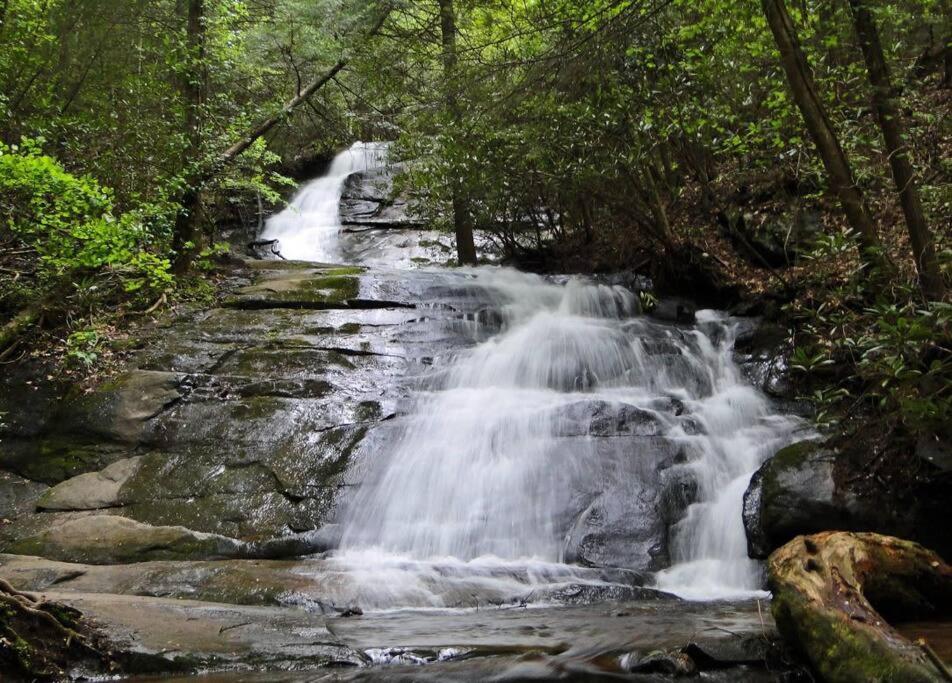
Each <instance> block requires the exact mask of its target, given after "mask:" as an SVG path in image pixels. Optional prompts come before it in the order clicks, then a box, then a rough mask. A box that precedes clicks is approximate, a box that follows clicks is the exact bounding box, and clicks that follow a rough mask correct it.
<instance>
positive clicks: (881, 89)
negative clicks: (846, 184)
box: [849, 0, 945, 301]
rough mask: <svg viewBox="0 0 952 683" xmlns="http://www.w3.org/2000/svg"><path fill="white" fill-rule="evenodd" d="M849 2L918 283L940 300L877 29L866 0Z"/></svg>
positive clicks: (932, 249) (928, 295) (925, 225)
mask: <svg viewBox="0 0 952 683" xmlns="http://www.w3.org/2000/svg"><path fill="white" fill-rule="evenodd" d="M849 4H850V9H851V10H852V13H853V23H854V25H855V27H856V35H857V36H858V37H859V43H860V47H861V48H862V50H863V58H864V60H865V61H866V72H867V74H868V75H869V83H870V85H871V86H872V91H873V108H874V109H875V111H876V118H877V120H878V121H879V128H880V130H881V131H882V134H883V141H884V142H885V143H886V153H887V154H888V155H889V166H890V167H891V169H892V176H893V180H894V181H895V183H896V191H897V192H898V193H899V202H900V204H901V205H902V212H903V214H904V215H905V218H906V229H907V230H908V231H909V241H910V242H911V243H912V253H913V257H914V258H915V261H916V269H917V271H918V272H919V286H920V288H921V289H922V293H923V295H925V296H926V298H929V299H934V300H936V301H940V300H941V299H942V298H943V297H944V296H945V283H943V281H942V274H941V272H940V271H939V262H938V260H937V259H936V254H935V241H934V240H933V237H932V231H931V230H930V229H929V224H928V222H927V221H926V215H925V212H924V211H923V209H922V202H921V201H920V200H919V190H918V188H917V187H916V174H915V170H914V169H913V167H912V162H911V161H910V160H909V147H908V145H907V144H906V142H905V131H904V130H903V125H902V119H901V118H900V112H899V106H898V98H897V95H896V91H895V89H894V88H893V86H892V82H891V79H890V76H889V67H888V66H887V64H886V58H885V55H884V54H883V48H882V44H881V43H880V40H879V31H878V30H877V28H876V22H875V20H874V19H873V15H872V13H871V12H870V11H869V7H868V6H867V4H866V2H865V0H849Z"/></svg>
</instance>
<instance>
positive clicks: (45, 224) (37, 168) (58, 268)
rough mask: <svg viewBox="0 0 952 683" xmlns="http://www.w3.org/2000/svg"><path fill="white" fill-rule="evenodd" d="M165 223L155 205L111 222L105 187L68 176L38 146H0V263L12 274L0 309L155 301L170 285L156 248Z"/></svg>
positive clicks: (111, 210) (32, 143) (1, 295)
mask: <svg viewBox="0 0 952 683" xmlns="http://www.w3.org/2000/svg"><path fill="white" fill-rule="evenodd" d="M164 220H167V219H165V218H164V216H163V208H162V207H159V206H149V207H143V208H141V209H139V210H137V211H131V212H127V213H124V214H121V215H119V216H116V215H115V213H114V208H113V197H112V192H111V191H110V190H109V189H108V188H105V187H102V186H101V185H100V184H99V183H98V182H97V181H96V180H95V179H93V178H90V177H88V176H76V175H73V174H71V173H69V172H67V171H66V170H65V169H64V168H63V166H62V165H61V164H60V163H59V162H57V161H56V160H55V159H53V158H52V157H49V156H46V155H44V154H42V153H41V151H40V149H39V142H37V141H25V142H24V143H23V144H22V145H21V146H19V147H17V146H12V147H11V146H5V145H0V249H2V253H0V259H2V261H3V263H2V264H0V265H2V266H3V268H4V270H5V271H7V272H8V273H12V274H14V276H13V277H4V278H3V282H4V283H5V284H3V285H2V286H0V307H2V308H6V309H8V310H16V309H18V308H22V307H24V306H27V305H30V304H34V303H37V302H43V305H44V307H49V306H54V305H61V306H64V307H66V308H68V307H69V306H68V303H69V302H70V301H73V302H74V303H75V302H76V301H79V302H81V303H84V304H88V305H96V304H97V303H98V304H102V303H105V302H108V301H110V300H115V299H117V298H121V297H128V296H130V295H131V296H132V297H133V298H135V297H139V296H141V297H143V298H144V297H147V296H155V295H156V294H158V293H160V292H162V291H164V290H166V289H167V288H169V287H170V286H171V284H172V276H171V273H170V263H169V261H168V259H166V258H164V257H163V256H162V255H160V254H157V253H156V250H155V248H156V246H159V245H160V244H161V242H162V241H163V240H162V239H161V229H160V228H158V227H157V226H159V225H161V224H162V222H163V221H164Z"/></svg>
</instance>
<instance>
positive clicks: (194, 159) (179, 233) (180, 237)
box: [172, 0, 205, 273]
mask: <svg viewBox="0 0 952 683" xmlns="http://www.w3.org/2000/svg"><path fill="white" fill-rule="evenodd" d="M185 46H186V50H187V56H186V60H185V61H186V64H187V67H186V69H185V74H184V75H183V77H182V81H181V83H180V85H179V88H180V90H181V95H182V100H183V102H184V104H185V136H186V137H185V139H186V145H185V149H184V150H183V153H182V162H183V166H184V167H185V169H186V179H185V183H186V189H185V192H184V195H183V197H182V202H181V206H180V207H179V212H178V215H177V216H176V218H175V231H174V233H173V240H172V248H173V249H174V250H175V271H176V272H177V273H184V272H186V271H187V270H188V269H189V267H190V266H191V264H192V260H193V259H194V258H195V254H196V253H197V251H198V246H199V245H198V242H199V234H198V215H199V213H200V207H201V184H202V183H201V178H200V177H199V174H198V170H197V169H198V164H199V162H200V159H201V154H202V129H201V124H202V121H201V115H202V111H201V110H202V100H203V98H204V95H205V70H204V63H205V0H188V4H187V6H186V24H185Z"/></svg>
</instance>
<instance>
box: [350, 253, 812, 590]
mask: <svg viewBox="0 0 952 683" xmlns="http://www.w3.org/2000/svg"><path fill="white" fill-rule="evenodd" d="M471 272H472V274H473V276H474V283H475V284H476V285H477V286H478V287H479V288H482V289H483V290H484V291H485V293H486V295H487V297H488V298H489V299H490V300H491V301H493V302H494V305H495V306H496V307H497V308H498V310H500V311H501V313H502V329H501V331H500V332H499V333H498V334H496V335H495V336H493V337H491V338H490V339H488V340H487V341H485V342H483V343H480V344H478V345H476V346H475V347H474V348H471V349H469V350H467V351H465V352H463V353H461V354H459V355H458V356H456V357H455V358H452V359H450V360H449V361H448V362H447V363H445V364H443V365H441V366H438V367H435V368H434V369H433V371H432V373H431V374H430V375H429V376H428V377H427V378H425V380H424V381H423V382H422V385H421V388H420V390H419V392H418V395H417V397H416V403H415V405H414V407H413V408H412V409H411V410H410V417H409V419H408V425H407V426H406V428H405V429H404V430H403V432H402V434H401V436H400V438H399V439H398V440H397V441H396V442H395V443H393V444H392V452H390V453H389V454H381V456H380V458H379V461H378V464H377V467H376V469H375V470H373V471H372V472H371V473H370V474H369V475H368V477H367V479H366V480H365V481H364V483H363V484H362V486H361V488H360V489H359V491H358V492H357V494H356V496H355V497H354V499H353V500H352V502H351V504H350V506H349V507H348V513H347V516H346V519H345V521H344V525H343V527H344V530H343V536H342V541H341V545H340V550H339V551H338V553H337V554H336V556H335V558H334V563H335V566H336V567H338V568H341V569H344V568H349V569H350V571H352V572H353V571H357V572H359V573H360V574H362V576H363V581H362V583H363V584H364V585H374V586H376V588H375V589H374V590H375V591H376V592H375V593H373V594H372V595H371V594H366V593H365V594H363V595H362V598H363V599H364V600H369V602H370V603H371V604H374V603H376V604H388V602H389V604H391V605H399V604H403V605H429V606H439V605H441V604H442V605H448V604H457V603H459V602H460V598H459V595H460V593H461V592H462V593H463V594H465V593H466V591H472V594H473V595H478V594H481V590H483V589H491V590H489V593H491V594H492V595H494V596H496V597H498V596H499V595H500V594H502V593H505V592H506V590H507V589H508V590H509V591H510V596H512V595H518V594H519V592H518V591H517V590H516V589H517V588H519V587H521V591H522V593H527V592H531V591H535V590H539V589H542V588H550V587H552V586H557V585H563V584H566V583H571V582H573V581H574V582H576V583H585V582H596V583H597V582H598V578H597V577H596V576H594V575H593V570H591V569H583V568H581V567H576V566H572V565H569V564H566V562H567V561H571V560H572V559H573V554H574V553H575V552H576V551H575V550H573V549H572V548H573V541H572V539H571V538H570V537H571V535H572V533H573V532H572V527H573V524H575V522H574V521H573V517H575V516H578V515H580V514H581V513H582V511H583V509H584V507H585V502H584V501H585V500H587V499H591V498H592V497H593V496H594V497H597V496H598V495H599V494H600V491H601V490H602V489H604V488H605V487H606V486H609V485H610V484H611V482H612V480H613V479H615V480H617V479H618V478H621V477H638V476H642V475H644V477H645V481H652V478H651V469H652V468H654V467H659V466H660V465H659V463H661V462H662V460H661V459H659V455H658V452H659V451H661V452H666V450H667V449H668V448H669V446H668V445H670V447H671V448H674V450H678V449H680V451H681V453H683V454H684V462H683V463H681V464H672V463H671V462H666V463H665V466H666V467H670V468H674V469H677V468H681V469H683V470H685V473H686V474H687V475H689V476H690V478H691V479H693V480H695V481H696V483H697V495H696V502H695V503H694V504H692V505H690V506H689V507H688V509H687V511H686V513H685V515H684V517H683V519H682V520H681V521H680V522H679V523H678V524H677V525H676V526H675V528H674V530H673V532H674V533H673V537H674V538H673V541H672V543H671V549H670V553H671V559H672V560H673V562H674V566H673V567H671V568H670V569H668V570H665V571H662V572H660V573H659V574H658V576H657V587H659V588H661V589H663V590H667V591H670V592H674V593H677V594H679V595H682V596H683V597H688V598H692V599H716V598H736V597H750V596H753V595H756V594H757V591H758V590H759V587H760V577H759V565H758V563H756V562H754V561H752V560H748V559H747V554H746V540H745V534H744V529H743V523H742V519H741V505H742V497H743V493H744V490H745V488H746V486H747V482H748V480H749V478H750V476H751V474H752V472H753V471H754V470H755V469H756V468H757V466H758V465H759V464H760V463H762V462H763V461H764V460H765V459H766V458H767V457H769V456H770V455H771V454H772V453H773V452H774V451H775V450H776V449H777V448H778V447H779V446H781V445H783V444H784V443H786V442H787V441H789V440H790V436H791V433H792V432H793V431H794V430H795V429H796V428H797V425H798V423H797V421H796V420H795V419H792V418H788V417H784V416H781V415H777V414H774V412H773V410H772V408H771V406H770V404H769V402H768V401H767V399H766V398H765V397H764V396H763V395H761V394H760V393H759V392H758V391H757V390H755V389H754V388H753V387H751V386H750V385H749V384H747V383H746V382H745V381H744V380H743V378H742V377H741V374H740V371H739V368H738V367H737V366H736V365H735V363H734V361H733V359H732V345H733V325H732V324H731V323H730V322H729V321H728V320H726V319H724V318H723V317H722V316H720V315H718V314H715V313H713V312H702V314H701V315H700V316H699V325H698V326H697V327H696V328H693V329H683V328H682V329H678V328H675V327H674V326H666V325H663V324H659V323H656V322H651V321H648V320H646V319H644V318H641V317H638V316H636V311H637V303H636V300H635V298H634V296H633V295H632V294H631V292H629V291H627V290H625V289H623V288H621V287H608V286H605V285H595V284H586V283H584V282H582V281H579V280H571V281H569V282H568V284H566V285H564V286H563V285H557V284H552V283H550V282H547V281H545V280H544V279H542V278H539V277H537V276H532V275H527V274H522V273H518V272H516V271H512V270H507V269H490V268H482V269H476V270H474V271H471ZM672 402H676V403H677V405H678V406H680V408H679V410H678V411H676V412H672V411H671V410H670V409H661V408H660V407H661V406H669V407H670V405H672ZM593 405H594V406H601V405H607V406H609V409H608V410H609V412H608V417H607V418H606V419H608V420H609V422H610V421H611V420H612V419H613V418H612V414H613V413H612V412H611V411H613V410H614V411H618V412H619V414H621V413H622V412H623V411H624V410H625V409H628V410H634V411H641V412H639V413H637V414H638V415H643V416H644V419H646V420H649V423H648V426H647V427H646V429H649V430H650V433H651V434H652V435H653V436H655V437H657V439H658V440H652V439H647V440H642V441H639V440H638V439H637V437H633V438H632V437H627V438H629V441H624V438H626V437H621V438H622V439H623V440H621V441H617V442H616V441H613V442H612V443H613V444H615V443H617V445H616V446H615V447H614V448H613V449H608V450H606V449H605V448H604V447H603V445H602V444H604V443H605V437H606V436H610V433H609V434H600V433H591V432H592V429H593V428H592V425H593V424H595V422H596V420H598V419H603V418H601V417H597V416H587V417H585V416H583V419H582V427H581V431H579V429H580V428H579V420H578V416H577V410H578V409H579V407H581V408H582V409H583V411H584V410H585V409H587V406H593ZM603 417H604V416H603ZM618 419H619V420H621V418H618ZM646 433H649V432H646ZM614 438H615V439H618V438H619V437H614ZM626 444H627V445H626ZM639 463H641V464H639ZM487 566H491V567H493V568H494V571H493V572H489V573H487V572H486V567H487ZM504 566H505V567H509V571H503V570H502V569H501V568H502V567H504ZM461 586H464V587H465V588H461ZM449 595H452V596H455V597H454V598H453V602H451V603H447V602H446V596H449ZM474 599H478V598H474ZM463 602H465V600H463Z"/></svg>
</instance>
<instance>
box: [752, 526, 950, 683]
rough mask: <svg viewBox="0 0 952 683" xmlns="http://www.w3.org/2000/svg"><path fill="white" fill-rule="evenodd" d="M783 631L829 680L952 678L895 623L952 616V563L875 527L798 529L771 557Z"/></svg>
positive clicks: (910, 682) (866, 682) (915, 681)
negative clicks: (807, 531)
mask: <svg viewBox="0 0 952 683" xmlns="http://www.w3.org/2000/svg"><path fill="white" fill-rule="evenodd" d="M768 572H769V574H768V576H769V579H768V580H769V584H770V589H771V591H772V592H773V602H772V605H771V609H772V611H773V615H774V619H775V620H776V622H777V628H778V629H779V631H780V633H781V635H783V636H784V638H785V639H787V641H788V642H789V643H790V644H791V645H792V646H793V647H794V648H795V649H797V650H799V651H800V652H801V653H802V654H803V655H804V656H805V657H806V658H807V660H808V661H809V663H810V664H811V666H812V667H813V668H814V669H815V670H816V671H817V672H818V673H819V674H820V676H821V677H822V679H823V680H825V681H827V682H828V683H870V682H876V681H881V682H884V683H885V682H886V681H903V682H904V683H919V682H922V683H926V682H933V681H945V680H947V679H946V678H945V675H946V674H945V671H943V667H942V666H939V665H937V664H936V662H935V661H933V660H932V659H931V658H930V657H929V656H927V654H926V653H925V651H924V649H923V648H921V647H919V646H917V645H916V644H914V643H912V642H910V641H909V640H907V639H906V638H904V637H903V636H902V635H901V634H900V633H899V632H898V631H897V630H896V629H895V628H894V627H893V626H892V625H890V621H892V622H893V623H897V622H902V621H919V620H946V619H949V618H950V617H952V567H950V566H949V565H948V564H946V563H945V562H944V561H943V560H942V558H940V557H939V556H938V555H936V554H935V553H934V552H932V551H930V550H927V549H925V548H923V547H922V546H920V545H918V544H917V543H913V542H911V541H904V540H901V539H898V538H894V537H891V536H881V535H879V534H871V533H848V532H824V533H819V534H814V535H812V536H797V537H796V538H794V539H793V540H792V541H790V542H789V543H787V544H786V545H784V546H783V547H781V548H779V549H778V550H776V551H775V552H774V553H773V554H772V555H771V556H770V559H769V567H768Z"/></svg>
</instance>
